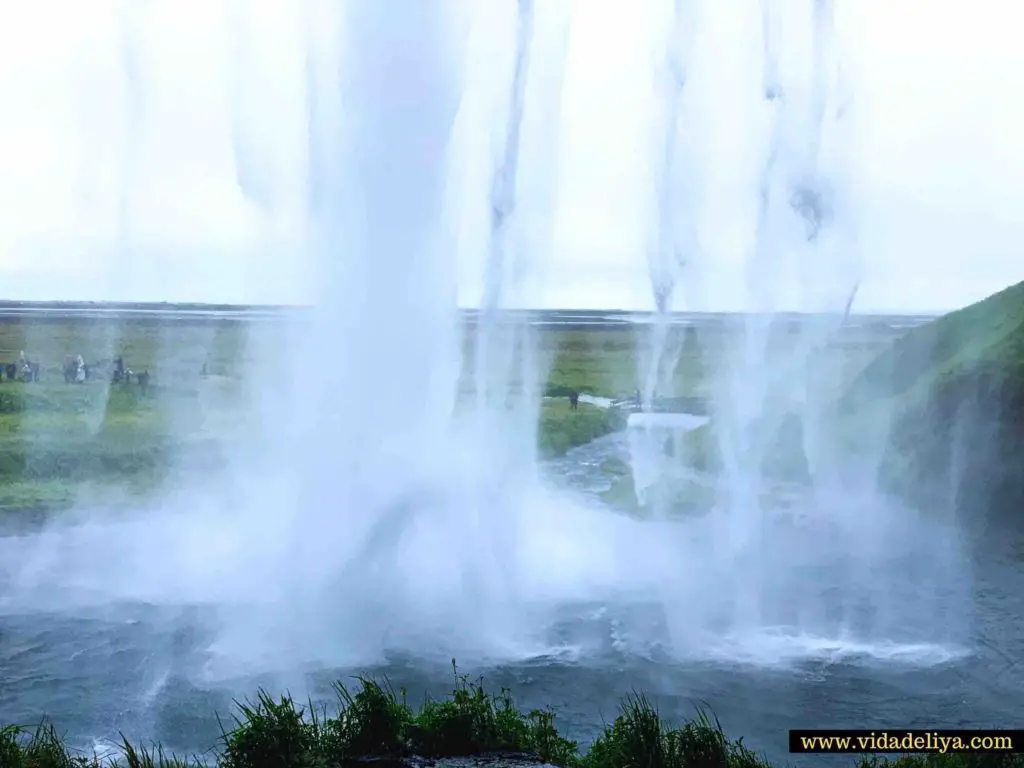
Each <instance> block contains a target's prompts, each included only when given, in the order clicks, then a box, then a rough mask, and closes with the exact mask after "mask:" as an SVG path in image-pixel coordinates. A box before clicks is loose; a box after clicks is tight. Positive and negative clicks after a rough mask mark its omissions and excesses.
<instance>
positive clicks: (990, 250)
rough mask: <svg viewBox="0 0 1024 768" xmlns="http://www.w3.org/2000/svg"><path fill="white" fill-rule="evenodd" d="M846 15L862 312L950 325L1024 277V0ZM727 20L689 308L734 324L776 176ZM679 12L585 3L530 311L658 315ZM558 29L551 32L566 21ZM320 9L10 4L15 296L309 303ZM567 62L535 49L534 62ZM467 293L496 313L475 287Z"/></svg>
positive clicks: (715, 46) (662, 4)
mask: <svg viewBox="0 0 1024 768" xmlns="http://www.w3.org/2000/svg"><path fill="white" fill-rule="evenodd" d="M382 1H387V0H382ZM484 1H485V0H479V2H484ZM567 1H568V0H537V2H538V5H539V6H550V5H552V4H553V2H555V3H564V2H567ZM693 1H694V2H697V3H698V5H699V4H700V3H699V2H698V0H693ZM463 2H466V3H470V4H471V3H472V2H474V0H463ZM780 2H781V3H782V4H783V6H786V4H787V3H790V4H791V5H792V4H798V3H800V2H801V0H780ZM837 2H838V5H839V11H838V24H839V30H840V34H841V38H842V40H843V42H844V50H845V52H846V68H847V70H848V77H849V78H850V81H851V88H852V91H853V101H852V106H851V112H850V114H851V122H850V128H849V136H850V139H849V140H850V142H852V143H851V144H850V145H849V149H847V150H845V155H844V157H846V158H847V166H848V168H847V170H848V173H849V178H850V180H851V184H852V187H851V188H852V189H854V190H855V195H854V198H852V199H854V200H855V201H856V205H855V206H854V211H855V214H856V222H857V230H858V238H857V240H856V245H855V248H856V252H857V255H858V260H859V262H860V264H861V266H862V269H863V272H864V280H863V283H862V287H861V291H860V293H859V295H858V302H857V309H860V310H876V311H880V310H896V311H908V312H913V311H929V310H942V309H948V308H953V307H956V306H961V305H963V304H966V303H969V302H971V301H974V300H976V299H979V298H981V297H983V296H985V295H987V294H989V293H992V292H994V291H996V290H998V289H1000V288H1002V287H1004V286H1006V285H1008V284H1010V283H1014V282H1017V281H1019V280H1021V279H1024V213H1022V211H1024V207H1022V201H1024V102H1022V100H1021V99H1020V94H1021V93H1024V49H1022V48H1021V47H1020V45H1019V35H1017V34H1016V32H1017V26H1016V25H1015V24H1014V23H1013V22H1014V21H1015V20H1016V18H1017V16H1018V13H1017V8H1016V6H1015V4H1014V3H1010V2H1006V0H973V2H971V3H964V2H962V0H957V1H956V2H953V0H837ZM493 3H494V8H495V16H494V17H492V18H491V24H490V26H489V27H488V29H489V30H490V31H489V32H487V33H486V34H489V35H492V38H493V36H494V35H501V34H503V30H506V29H507V27H506V26H503V25H502V24H499V23H498V22H496V21H495V19H499V18H500V19H503V20H507V19H509V18H511V15H510V14H509V13H508V8H507V7H504V6H505V5H507V4H508V3H507V0H493ZM709 3H710V0H703V6H704V11H703V12H702V13H703V14H704V15H703V16H700V22H699V23H698V25H697V29H698V30H699V32H700V34H698V35H697V37H696V39H695V48H694V51H693V62H694V64H693V66H694V70H693V72H694V74H693V78H692V81H693V84H692V90H691V92H690V99H691V101H690V107H689V109H690V114H692V115H695V116H696V117H695V118H694V119H692V121H691V126H692V131H691V136H692V142H691V144H690V145H688V146H690V147H691V149H692V151H693V153H694V156H695V157H697V158H699V162H697V165H699V166H700V168H701V169H702V171H701V173H702V174H703V175H702V176H701V177H700V178H701V179H702V181H701V183H702V184H703V185H704V186H702V187H701V189H702V193H701V194H702V200H703V203H702V208H701V213H700V216H699V217H698V219H699V223H698V224H697V226H698V227H699V228H700V229H701V235H700V242H701V245H702V249H701V253H700V256H699V258H698V261H699V262H700V263H701V264H702V269H703V272H702V278H701V286H700V290H699V291H697V295H693V294H692V293H691V294H688V300H689V301H690V304H689V305H688V306H689V307H690V308H698V309H715V308H722V309H726V308H734V307H735V306H736V305H737V304H742V301H743V299H742V293H743V287H742V285H743V282H742V268H743V263H744V259H745V258H746V255H747V249H748V245H749V242H748V241H749V235H750V233H751V232H752V227H753V219H752V217H751V216H750V215H749V214H748V212H747V209H746V208H744V207H743V204H742V200H745V199H746V198H745V197H744V196H745V195H750V194H752V189H751V184H750V183H749V179H746V177H745V176H742V174H740V175H737V174H739V170H742V169H744V168H745V169H748V170H749V169H751V168H755V167H759V166H758V163H757V161H756V160H755V159H752V156H751V155H749V152H750V151H752V150H751V149H750V148H751V147H753V146H755V145H756V141H757V138H758V136H759V135H760V134H762V133H763V132H764V131H763V125H761V124H759V123H758V120H757V119H756V115H755V114H754V113H753V112H750V110H751V109H752V107H751V106H750V103H751V102H752V99H751V98H749V97H750V96H751V93H752V92H751V91H750V85H751V82H752V80H751V77H750V74H751V73H756V71H757V70H756V61H757V57H759V55H760V42H759V41H757V40H756V39H755V37H756V36H752V33H751V30H755V31H756V30H757V29H759V25H760V17H759V13H758V12H757V11H755V10H754V8H755V7H756V5H755V3H753V2H751V0H715V2H714V3H713V6H714V14H715V15H714V16H710V15H708V12H707V8H708V7H710V5H709ZM499 6H501V8H499ZM566 7H568V6H566ZM670 7H671V0H634V2H631V3H623V2H621V0H578V2H577V3H576V6H575V9H574V10H573V12H572V13H573V15H572V19H573V24H572V28H571V29H572V31H571V37H570V42H569V56H568V61H567V66H566V71H565V85H564V92H563V97H562V110H563V112H562V122H561V126H562V129H561V136H560V139H559V143H558V145H557V146H556V147H555V148H554V149H552V148H551V147H548V148H547V150H546V151H547V153H548V155H547V156H548V157H557V158H558V162H557V173H552V174H550V175H548V176H545V175H544V174H542V173H539V172H537V170H536V168H535V169H534V173H533V175H532V176H531V175H530V173H529V172H528V169H527V168H524V177H525V179H527V180H529V179H531V178H532V179H533V182H532V183H533V186H532V187H530V186H529V185H528V184H527V182H526V181H524V184H527V189H528V190H532V191H530V192H529V193H524V200H523V205H524V208H526V209H528V210H532V211H533V213H532V214H531V215H533V216H536V215H537V212H538V211H543V210H547V211H549V212H550V214H551V220H550V221H549V222H548V226H550V228H551V230H550V231H551V233H552V235H551V236H552V242H553V245H552V249H551V253H550V255H549V256H548V257H546V259H545V262H544V269H543V271H542V273H540V275H539V276H538V278H537V279H536V280H535V281H534V283H533V284H532V287H531V288H530V293H529V295H528V299H527V300H529V301H530V302H531V303H535V304H539V305H543V306H552V307H567V306H591V307H626V308H647V307H649V306H650V305H651V301H650V298H649V296H650V291H649V289H648V279H647V268H646V252H647V248H648V244H649V242H650V238H651V225H650V211H651V209H652V205H653V198H652V195H653V184H654V181H653V179H654V176H653V172H652V162H651V151H652V146H654V142H655V138H654V137H656V135H657V134H656V131H657V114H656V110H655V108H656V106H657V104H658V103H659V102H658V101H657V98H656V96H655V92H654V87H655V86H654V83H653V82H652V71H653V70H652V62H654V61H655V60H656V55H657V52H658V51H659V50H660V49H659V47H658V46H659V45H660V44H661V38H660V37H659V30H661V29H663V28H664V22H665V20H666V19H667V15H666V14H667V13H668V12H669V11H668V9H669V8H670ZM546 12H548V11H545V10H542V11H541V12H540V13H539V15H538V24H539V27H540V28H539V30H538V34H539V35H541V37H543V34H545V29H544V24H545V23H547V22H546V21H545V19H553V18H555V16H552V15H549V16H544V15H543V14H544V13H546ZM502 13H504V14H505V15H504V16H501V14H502ZM304 18H305V17H304V15H303V13H301V12H300V9H299V7H298V1H297V0H296V2H287V1H286V0H280V1H276V0H236V1H235V2H232V0H123V2H121V3H118V2H116V0H34V2H32V3H17V4H9V6H7V7H6V10H5V13H4V18H3V21H2V23H0V104H2V105H3V107H4V109H3V111H2V118H0V285H2V286H3V288H2V289H0V295H2V296H3V297H4V298H24V299H96V300H102V299H110V300H117V299H128V300H140V301H146V300H169V301H175V300H178V301H227V302H245V303H262V302H290V301H302V300H303V298H304V296H305V295H306V294H305V293H304V292H303V278H302V275H303V274H305V273H304V272H303V269H302V265H301V263H300V262H301V261H302V256H301V247H302V246H301V244H302V242H303V241H304V237H305V227H306V218H305V214H304V210H305V207H304V206H305V203H304V201H303V195H304V194H305V192H304V190H305V173H306V168H307V165H306V163H307V160H308V158H307V153H306V144H305V142H306V128H305V122H304V121H305V119H306V117H305V116H306V101H305V95H304V94H305V91H304V89H305V80H304V78H305V63H304V61H305V60H304V58H303V57H304V44H303V39H304V38H303V34H304V31H303V27H302V22H303V19H304ZM552 23H553V22H552ZM549 26H550V24H549ZM547 32H548V33H549V34H553V33H551V30H550V29H548V30H547ZM480 34H484V33H480ZM507 34H508V35H510V34H511V32H508V33H507ZM492 38H487V37H486V35H485V37H484V38H483V40H484V43H483V44H481V43H480V42H479V39H478V40H477V49H478V52H477V56H478V58H477V59H476V60H475V62H476V63H475V64H473V67H480V66H486V58H484V59H481V58H480V57H479V56H480V54H479V51H480V50H484V51H486V50H487V48H488V45H489V44H490V43H493V44H494V46H495V50H498V49H499V47H500V46H498V45H497V42H496V41H497V38H493V39H492ZM488 41H490V43H489V42H488ZM510 44H511V40H510V38H508V39H506V40H505V41H504V45H505V46H506V47H507V46H508V45H510ZM384 53H386V52H382V54H384ZM544 61H545V59H544V56H543V55H539V56H538V57H536V59H535V64H536V68H535V71H543V66H542V65H543V64H544ZM481 62H483V63H481ZM126 68H127V69H128V70H129V71H130V72H131V73H132V74H131V77H128V76H126ZM472 76H473V68H472V67H471V69H470V79H472ZM478 79H479V78H478ZM388 82H389V84H390V83H391V82H392V81H390V80H389V81H388ZM540 82H541V85H543V82H544V81H543V80H541V81H540ZM389 87H390V85H389ZM395 87H399V86H395ZM531 87H532V88H535V89H536V88H539V87H540V86H537V85H533V84H532V85H531ZM549 90H550V89H549ZM538 98H539V97H538ZM538 103H539V102H538ZM548 109H549V105H546V106H544V107H543V108H541V107H537V106H535V108H534V114H533V116H532V117H531V116H530V115H529V114H528V116H527V133H529V134H530V136H532V138H529V137H528V136H527V135H525V134H524V144H525V145H526V147H533V149H532V150H529V151H527V150H526V149H524V163H527V164H528V163H529V162H530V161H529V158H530V157H533V158H534V164H535V166H536V167H537V168H540V167H541V166H545V167H546V166H548V165H552V163H551V162H550V160H548V161H544V160H538V159H537V158H543V157H544V155H541V154H538V153H540V152H542V151H544V147H543V146H542V145H543V137H544V130H545V129H544V126H546V125H548V124H549V123H550V120H549V118H548V116H547V110H548ZM528 110H529V105H528ZM759 125H761V127H758V126H759ZM531 126H532V127H531ZM531 131H532V133H530V132H531ZM471 139H472V137H471ZM530 142H532V144H531V143H530ZM478 143H479V142H478ZM459 146H467V145H465V144H463V145H459ZM531 152H532V154H531ZM236 158H237V159H238V161H239V163H241V165H238V166H236ZM236 167H245V168H247V169H248V170H247V171H246V172H247V173H249V174H250V177H247V178H246V183H247V184H248V186H249V187H250V190H256V192H257V193H258V194H257V197H258V198H259V200H260V201H262V205H261V204H260V202H259V201H254V200H253V199H252V196H250V197H246V196H245V195H243V193H242V191H241V189H240V187H239V183H238V174H237V172H236ZM695 167H696V165H695ZM253 169H256V170H253ZM730 169H731V170H730ZM737 169H739V170H737ZM252 174H256V176H255V177H252ZM744 179H746V180H745V181H744ZM530 195H533V207H532V208H530V199H529V197H530ZM734 198H735V199H737V200H740V201H741V202H737V203H735V204H732V203H730V201H731V200H733V199H734ZM825 266H826V268H827V265H825ZM465 282H466V283H467V286H468V284H469V283H470V282H471V281H470V278H469V277H467V278H466V280H465ZM462 295H463V300H464V301H470V302H471V301H472V296H473V295H474V290H473V288H472V287H466V288H465V289H464V291H463V294H462ZM467 297H468V298H467ZM698 305H699V306H698ZM682 308H685V307H682Z"/></svg>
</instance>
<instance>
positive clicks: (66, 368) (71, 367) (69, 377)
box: [61, 355, 75, 384]
mask: <svg viewBox="0 0 1024 768" xmlns="http://www.w3.org/2000/svg"><path fill="white" fill-rule="evenodd" d="M61 370H62V371H63V372H64V383H65V384H70V383H71V382H73V381H74V380H75V358H73V357H72V356H71V355H64V365H63V367H62V368H61Z"/></svg>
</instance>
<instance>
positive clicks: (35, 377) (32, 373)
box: [0, 350, 39, 381]
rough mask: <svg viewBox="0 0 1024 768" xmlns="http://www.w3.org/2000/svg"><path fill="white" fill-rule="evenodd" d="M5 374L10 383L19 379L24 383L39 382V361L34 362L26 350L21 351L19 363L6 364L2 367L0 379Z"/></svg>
mask: <svg viewBox="0 0 1024 768" xmlns="http://www.w3.org/2000/svg"><path fill="white" fill-rule="evenodd" d="M4 374H6V376H7V380H8V381H14V380H15V379H18V378H20V379H21V380H22V381H39V361H38V360H32V359H31V358H29V357H28V356H27V355H26V354H25V350H21V352H19V353H18V362H17V363H4V364H3V365H2V366H0V379H2V378H3V375H4Z"/></svg>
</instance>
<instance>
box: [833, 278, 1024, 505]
mask: <svg viewBox="0 0 1024 768" xmlns="http://www.w3.org/2000/svg"><path fill="white" fill-rule="evenodd" d="M839 406H840V409H841V412H842V413H843V414H844V415H845V416H847V417H850V418H851V420H856V423H857V424H858V425H859V428H860V429H861V431H862V434H863V436H864V437H865V439H868V440H877V439H879V436H880V435H882V433H883V432H884V433H886V434H885V437H886V438H887V439H886V440H885V442H886V444H887V446H888V447H887V451H886V454H885V459H884V462H883V465H882V477H883V480H884V481H885V483H886V484H887V485H888V486H889V487H890V488H891V489H892V490H894V491H897V492H899V493H901V494H903V495H908V496H910V497H911V498H912V499H913V500H914V501H916V502H918V503H921V504H926V505H932V506H934V505H939V506H943V505H946V506H948V505H949V504H950V503H951V502H953V503H955V505H956V507H957V508H959V509H961V510H970V509H986V510H993V511H995V512H1001V513H1004V514H1005V513H1009V514H1012V513H1013V511H1016V512H1018V513H1019V511H1020V509H1021V508H1022V505H1024V470H1022V467H1024V282H1021V283H1018V284H1016V285H1014V286H1011V287H1009V288H1007V289H1005V290H1003V291H1000V292H999V293H997V294H994V295H993V296H990V297H988V298H987V299H985V300H983V301H980V302H978V303H976V304H972V305H970V306H968V307H965V308H964V309H961V310H958V311H956V312H951V313H949V314H947V315H944V316H942V317H941V318H938V319H937V320H934V321H932V322H930V323H928V324H926V325H922V326H919V327H917V328H914V329H912V330H911V331H910V332H908V333H907V334H906V335H905V336H904V337H902V338H901V339H898V340H897V341H895V342H894V343H893V344H892V345H891V346H890V347H889V348H888V349H886V350H885V351H884V352H882V353H881V354H879V355H878V357H877V358H876V359H875V360H874V361H872V362H871V363H870V364H869V365H868V366H866V367H865V368H864V370H863V371H862V372H861V374H860V375H859V376H858V377H857V378H856V379H855V380H854V381H853V383H852V384H851V386H850V387H849V389H848V390H847V391H846V393H845V394H844V396H843V398H842V399H841V401H840V403H839Z"/></svg>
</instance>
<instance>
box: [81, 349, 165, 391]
mask: <svg viewBox="0 0 1024 768" xmlns="http://www.w3.org/2000/svg"><path fill="white" fill-rule="evenodd" d="M91 373H92V371H90V366H89V364H88V363H87V362H85V358H83V357H82V356H81V355H75V356H74V357H72V356H71V355H67V356H66V357H65V358H64V381H65V383H67V384H83V383H85V381H86V380H87V379H90V378H92V376H91ZM133 377H134V378H135V380H136V381H137V382H138V383H139V386H140V387H142V389H146V387H147V385H148V384H149V373H148V372H147V371H140V372H139V373H135V372H134V371H132V370H131V369H130V368H125V367H124V358H123V357H121V356H120V355H118V356H117V357H115V358H114V360H113V370H112V371H111V373H110V380H111V382H112V383H114V384H120V383H122V382H123V383H125V384H130V383H131V381H132V378H133Z"/></svg>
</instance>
